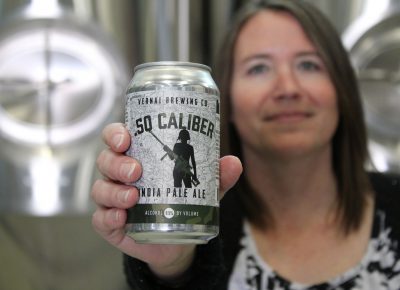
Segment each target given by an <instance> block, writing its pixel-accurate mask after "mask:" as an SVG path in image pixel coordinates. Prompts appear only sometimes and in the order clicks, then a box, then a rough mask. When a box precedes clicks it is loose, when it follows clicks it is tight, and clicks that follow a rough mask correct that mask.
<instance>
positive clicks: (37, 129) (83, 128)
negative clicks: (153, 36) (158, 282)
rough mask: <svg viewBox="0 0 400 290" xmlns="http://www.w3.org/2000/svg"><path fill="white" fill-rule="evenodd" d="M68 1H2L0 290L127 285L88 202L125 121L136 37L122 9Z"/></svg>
mask: <svg viewBox="0 0 400 290" xmlns="http://www.w3.org/2000/svg"><path fill="white" fill-rule="evenodd" d="M62 2H63V3H61V2H58V1H51V0H48V1H45V0H39V1H19V2H17V1H2V2H1V13H2V17H1V19H2V21H1V23H0V260H1V261H2V263H3V265H7V266H5V267H3V268H2V271H1V272H2V273H1V274H0V289H19V290H24V289H26V290H28V289H126V283H125V279H124V276H123V269H122V262H121V253H120V252H119V251H117V250H116V249H113V248H112V247H111V246H109V245H108V244H107V243H106V242H105V241H103V240H101V238H100V237H99V236H98V235H97V234H95V233H94V231H93V229H92V227H91V215H92V212H93V209H94V206H93V204H92V202H91V200H90V187H91V184H92V182H93V179H94V178H95V177H96V176H98V172H97V171H96V169H95V159H96V156H97V154H98V152H99V150H100V149H101V147H102V143H101V141H100V131H101V129H102V127H103V126H104V124H106V123H109V122H112V121H120V120H122V97H123V94H124V90H125V87H126V85H127V82H128V80H129V78H130V72H129V69H128V66H129V65H127V64H128V62H129V61H130V59H132V58H133V55H134V54H133V53H125V52H128V50H123V49H122V47H124V45H123V41H126V42H128V40H129V36H127V37H126V38H124V37H122V36H121V35H118V34H112V31H113V29H115V30H117V28H118V27H119V22H118V21H115V22H113V23H111V22H112V21H111V19H113V18H114V16H115V15H114V14H113V12H114V11H118V10H121V11H122V10H124V9H123V7H121V5H114V6H113V7H111V5H110V4H111V3H110V2H109V1H108V3H105V2H104V1H103V2H104V3H103V2H102V3H103V4H102V3H100V1H99V2H98V3H94V2H91V1H69V2H67V1H62ZM74 2H75V3H74ZM121 3H122V2H121ZM127 3H128V2H125V4H126V5H128V4H127ZM60 4H63V5H62V6H61V5H60ZM95 4H96V5H95ZM108 8H112V9H110V10H109V11H108V10H107V9H108ZM106 10H107V11H108V12H107V13H108V14H107V15H105V14H106V13H105V12H104V11H106ZM103 13H104V14H103ZM121 19H123V17H120V18H119V20H120V21H121ZM107 21H110V22H107ZM127 23H129V21H128V22H127ZM118 29H119V28H118Z"/></svg>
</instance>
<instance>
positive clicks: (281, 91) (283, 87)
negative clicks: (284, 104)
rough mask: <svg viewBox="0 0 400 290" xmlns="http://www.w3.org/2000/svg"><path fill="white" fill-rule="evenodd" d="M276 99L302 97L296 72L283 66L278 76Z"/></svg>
mask: <svg viewBox="0 0 400 290" xmlns="http://www.w3.org/2000/svg"><path fill="white" fill-rule="evenodd" d="M276 88H277V90H276V94H275V99H276V100H278V101H281V100H295V99H298V98H300V85H299V83H298V79H297V78H296V75H295V73H294V72H293V71H292V70H290V69H289V68H282V69H281V70H280V71H279V72H278V75H277V78H276Z"/></svg>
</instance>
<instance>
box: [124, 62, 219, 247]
mask: <svg viewBox="0 0 400 290" xmlns="http://www.w3.org/2000/svg"><path fill="white" fill-rule="evenodd" d="M125 123H126V125H127V128H128V130H129V131H130V134H131V136H132V143H131V147H130V149H129V150H128V151H127V154H128V155H130V156H134V158H136V159H138V160H139V161H140V163H141V164H142V167H143V174H142V177H141V178H140V179H139V180H138V181H137V182H136V183H134V185H135V186H136V187H137V188H138V190H139V196H140V198H139V202H138V204H137V205H135V206H134V207H133V208H131V209H129V210H128V221H127V226H126V229H127V234H128V235H130V236H131V237H133V238H134V239H135V240H136V241H137V242H141V243H206V242H207V241H208V240H210V239H211V238H213V237H215V236H216V235H217V234H218V219H219V218H218V215H219V205H218V188H219V142H220V124H219V123H220V116H219V92H218V89H217V87H216V85H215V83H214V81H213V79H212V77H211V75H210V69H209V68H208V67H207V66H205V65H201V64H194V63H187V62H154V63H146V64H142V65H139V66H137V67H136V68H135V74H134V77H133V79H132V81H131V83H130V85H129V87H128V89H127V94H126V109H125Z"/></svg>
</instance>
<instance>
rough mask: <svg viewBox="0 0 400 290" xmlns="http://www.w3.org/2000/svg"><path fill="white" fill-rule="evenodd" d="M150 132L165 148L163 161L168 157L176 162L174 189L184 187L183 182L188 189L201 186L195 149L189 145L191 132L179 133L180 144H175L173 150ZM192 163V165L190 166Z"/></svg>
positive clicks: (183, 131) (184, 130)
mask: <svg viewBox="0 0 400 290" xmlns="http://www.w3.org/2000/svg"><path fill="white" fill-rule="evenodd" d="M148 132H149V133H150V134H151V135H153V137H154V138H156V140H157V141H158V142H160V144H161V145H162V146H163V150H164V151H165V152H166V153H165V154H164V156H163V157H162V158H161V160H163V159H164V158H165V157H166V156H168V157H169V158H170V159H171V160H174V161H175V166H174V169H173V177H174V187H182V181H183V183H184V184H185V187H187V188H188V187H192V184H193V185H194V186H197V185H199V184H200V181H199V180H198V179H197V170H196V160H195V158H194V149H193V146H192V145H190V144H188V141H189V140H190V134H189V131H188V130H186V129H183V130H181V131H180V132H179V135H178V140H177V141H180V142H177V143H175V145H174V149H173V150H171V148H169V147H168V146H167V145H165V144H164V143H163V142H162V141H161V140H160V139H159V138H158V137H157V136H156V135H155V134H154V133H153V132H152V131H151V130H150V131H148ZM190 163H192V165H190ZM192 169H193V172H192Z"/></svg>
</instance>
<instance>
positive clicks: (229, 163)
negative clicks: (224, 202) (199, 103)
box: [91, 123, 242, 278]
mask: <svg viewBox="0 0 400 290" xmlns="http://www.w3.org/2000/svg"><path fill="white" fill-rule="evenodd" d="M103 140H104V142H105V143H106V144H107V145H108V147H109V148H108V149H105V150H103V151H102V152H101V153H100V155H99V157H98V159H97V167H98V169H99V171H100V172H101V173H102V174H103V176H104V179H99V180H97V181H96V182H95V183H94V185H93V187H92V193H91V194H92V198H93V200H94V202H95V203H96V204H97V209H96V211H95V213H94V214H93V218H92V223H93V227H94V229H95V230H96V231H97V232H98V233H99V234H100V235H101V236H102V237H103V238H104V239H105V240H107V241H108V242H109V243H110V244H111V245H113V246H114V247H116V248H118V249H119V250H121V251H122V252H124V253H125V254H127V255H129V256H132V257H135V258H137V259H140V260H142V261H144V262H146V263H148V264H149V267H150V268H151V269H152V270H153V271H154V272H155V274H157V275H158V276H160V277H163V278H173V277H176V276H179V274H181V273H183V272H184V271H185V270H186V269H187V268H188V267H189V266H190V264H191V262H192V260H193V256H194V249H195V245H153V244H137V243H135V241H134V240H133V239H132V238H130V237H128V236H127V235H126V234H125V230H124V228H125V222H126V218H127V212H126V209H128V208H131V207H133V206H135V204H136V203H137V201H138V199H139V194H138V190H137V189H136V188H135V187H133V186H129V185H126V183H132V182H135V181H136V180H138V179H139V178H140V176H141V174H142V168H141V165H140V163H139V162H138V161H137V160H135V159H134V158H131V157H128V156H125V155H124V152H125V151H126V150H127V149H128V148H129V146H130V140H131V137H130V135H129V132H128V130H127V129H126V128H125V127H124V125H123V124H120V123H114V124H110V125H108V126H106V127H105V128H104V130H103ZM241 172H242V165H241V162H240V161H239V159H238V158H236V157H234V156H225V157H223V158H221V159H220V183H221V184H220V192H221V193H222V194H224V193H225V192H226V191H227V190H228V189H229V188H231V187H232V186H233V185H234V184H235V183H236V181H237V180H238V178H239V176H240V174H241Z"/></svg>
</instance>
